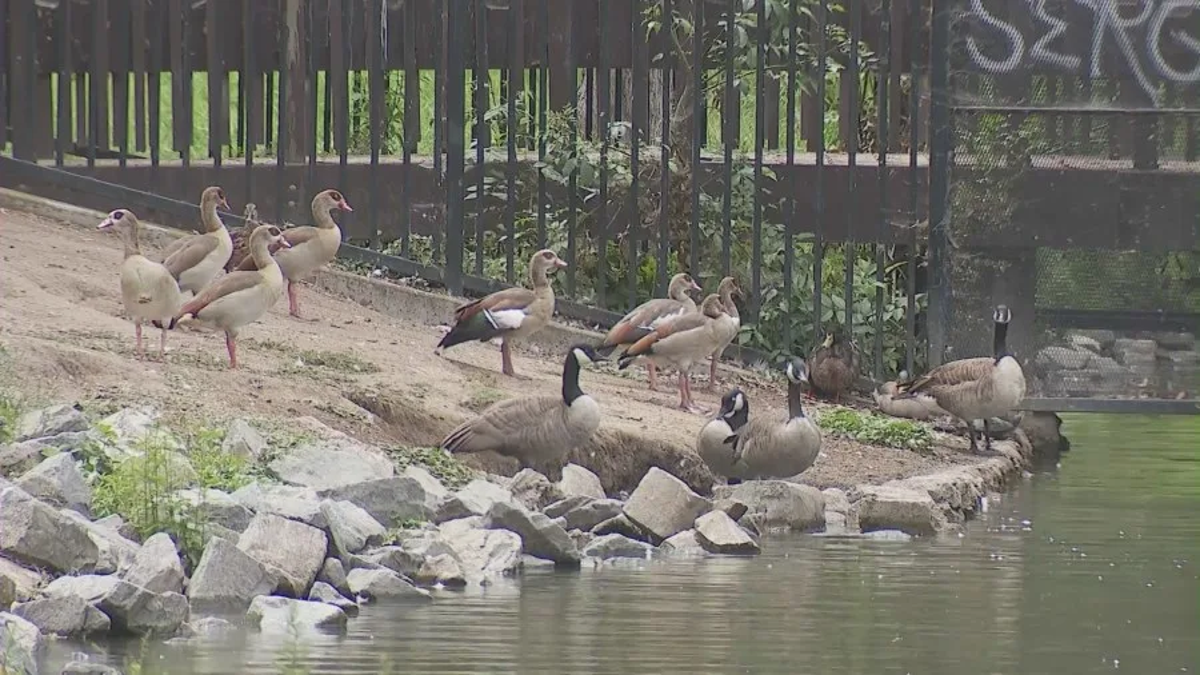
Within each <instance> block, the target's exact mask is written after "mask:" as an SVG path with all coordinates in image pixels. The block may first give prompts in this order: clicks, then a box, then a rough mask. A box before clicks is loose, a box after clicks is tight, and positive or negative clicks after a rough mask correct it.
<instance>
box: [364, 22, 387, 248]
mask: <svg viewBox="0 0 1200 675" xmlns="http://www.w3.org/2000/svg"><path fill="white" fill-rule="evenodd" d="M367 7H368V9H367V11H368V12H369V16H368V17H367V22H366V25H367V79H368V80H369V81H368V83H367V87H368V88H369V90H370V94H369V97H370V100H369V101H368V105H369V107H370V110H369V111H368V124H369V125H370V136H371V139H370V143H371V160H370V161H371V169H370V175H369V178H368V179H367V182H368V184H367V190H369V191H370V193H371V194H370V201H369V202H368V205H367V225H368V226H369V227H370V228H371V248H374V249H379V207H380V202H381V201H382V196H381V195H380V194H379V149H380V148H379V146H380V143H381V142H382V134H383V120H384V115H385V114H387V111H386V110H385V106H386V101H385V98H384V97H385V94H386V92H385V91H384V88H383V87H384V82H383V80H384V58H386V57H385V55H384V50H385V49H387V38H386V37H385V34H384V31H386V30H387V25H386V22H387V2H386V1H385V0H370V2H368V4H367Z"/></svg>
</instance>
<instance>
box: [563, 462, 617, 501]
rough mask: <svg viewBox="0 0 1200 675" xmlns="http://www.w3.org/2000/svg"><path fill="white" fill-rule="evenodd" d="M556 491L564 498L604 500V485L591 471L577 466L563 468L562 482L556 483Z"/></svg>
mask: <svg viewBox="0 0 1200 675" xmlns="http://www.w3.org/2000/svg"><path fill="white" fill-rule="evenodd" d="M558 491H559V492H561V493H562V494H563V495H564V496H566V497H574V496H580V497H591V498H593V499H604V498H605V497H607V496H608V495H607V494H605V493H604V484H603V483H601V482H600V477H599V476H597V475H596V474H594V473H592V472H591V470H589V469H587V468H585V467H582V466H579V465H578V464H568V465H566V466H564V467H563V470H562V480H560V481H558Z"/></svg>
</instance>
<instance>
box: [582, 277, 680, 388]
mask: <svg viewBox="0 0 1200 675" xmlns="http://www.w3.org/2000/svg"><path fill="white" fill-rule="evenodd" d="M693 290H695V291H698V290H700V285H699V284H697V283H696V282H695V281H694V280H693V279H692V275H690V274H687V273H684V272H681V273H679V274H676V275H675V276H673V277H671V283H670V284H669V285H668V286H667V297H665V298H655V299H653V300H647V301H646V302H643V303H642V304H640V305H638V306H637V307H635V308H633V310H632V311H630V312H629V313H628V314H626V315H625V316H624V317H622V318H621V320H620V321H618V322H617V323H616V325H614V326H613V327H612V328H611V329H609V331H608V335H605V336H604V340H603V341H602V342H601V343H600V344H599V345H597V346H596V351H597V352H598V353H599V354H602V355H604V356H608V355H609V354H612V352H613V351H614V350H615V349H617V348H618V347H628V346H629V345H631V344H633V343H635V342H637V341H638V340H640V339H642V338H644V337H646V334H648V333H649V332H650V331H652V330H654V327H655V326H657V325H658V324H660V323H662V322H664V321H670V320H671V319H674V318H675V317H678V316H682V315H683V314H686V313H688V312H693V311H695V310H696V301H695V300H692V296H691V295H689V292H690V291H693ZM657 371H658V366H656V365H655V364H654V362H653V361H647V362H646V374H647V375H648V376H649V377H648V379H649V380H650V390H651V391H657V388H656V384H657V379H658V378H657Z"/></svg>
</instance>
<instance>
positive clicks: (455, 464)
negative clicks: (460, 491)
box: [387, 446, 477, 490]
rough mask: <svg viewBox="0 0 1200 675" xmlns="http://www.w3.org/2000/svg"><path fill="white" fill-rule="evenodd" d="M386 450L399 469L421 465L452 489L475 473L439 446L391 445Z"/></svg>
mask: <svg viewBox="0 0 1200 675" xmlns="http://www.w3.org/2000/svg"><path fill="white" fill-rule="evenodd" d="M387 452H388V454H389V455H391V457H392V460H393V461H394V462H395V463H396V467H397V468H399V469H400V470H404V469H406V468H408V467H410V466H419V467H422V468H424V469H425V470H426V471H428V472H429V473H431V474H433V475H434V476H436V477H437V478H438V480H440V481H442V484H443V485H445V486H446V487H448V488H450V489H452V490H453V489H457V488H460V487H462V486H464V485H466V484H467V483H469V482H471V480H472V479H473V478H475V476H476V474H477V472H476V471H475V470H474V469H472V468H471V467H469V466H467V465H466V464H463V463H462V462H460V461H458V460H457V459H455V458H454V457H453V456H451V455H450V454H449V453H447V452H446V451H445V450H442V449H441V448H409V447H401V446H393V447H390V448H387Z"/></svg>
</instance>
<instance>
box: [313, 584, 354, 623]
mask: <svg viewBox="0 0 1200 675" xmlns="http://www.w3.org/2000/svg"><path fill="white" fill-rule="evenodd" d="M308 599H309V600H312V601H313V602H323V603H325V604H327V605H333V606H334V607H337V608H338V609H340V610H342V611H343V612H345V613H346V616H358V603H357V602H354V601H353V600H350V599H349V598H347V597H345V596H343V595H342V594H341V593H339V592H338V590H337V589H336V588H334V587H333V586H330V585H329V584H327V583H325V582H323V581H315V582H313V585H312V588H310V589H309V590H308Z"/></svg>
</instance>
